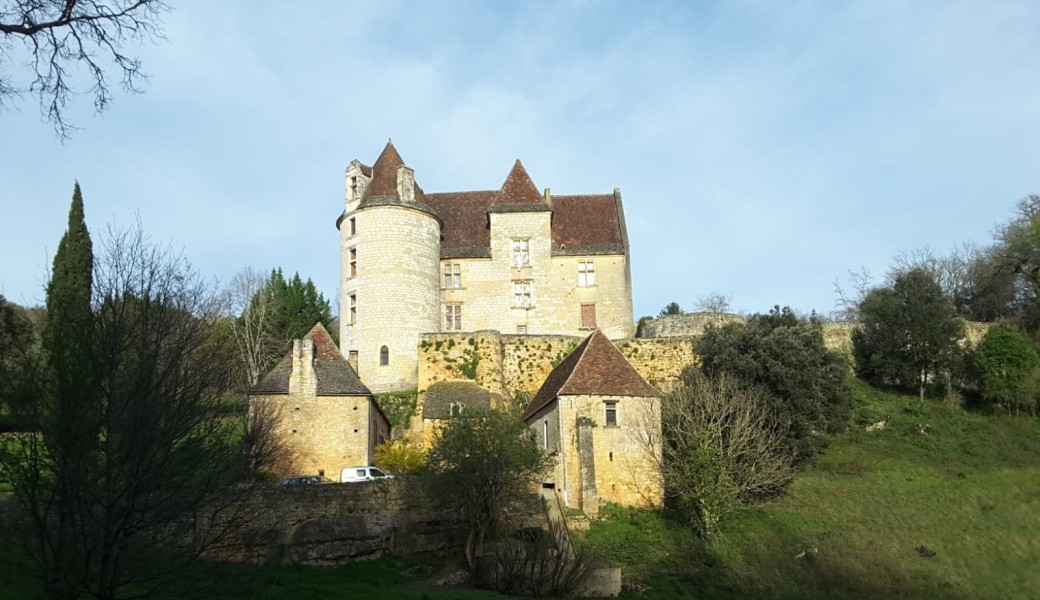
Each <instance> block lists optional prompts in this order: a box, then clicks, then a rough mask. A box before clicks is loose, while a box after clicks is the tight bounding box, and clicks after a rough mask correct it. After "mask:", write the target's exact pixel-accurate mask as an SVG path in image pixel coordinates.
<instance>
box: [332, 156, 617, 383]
mask: <svg viewBox="0 0 1040 600" xmlns="http://www.w3.org/2000/svg"><path fill="white" fill-rule="evenodd" d="M336 226H337V228H338V229H339V235H340V269H341V276H340V297H339V300H340V347H341V349H342V351H343V354H344V355H345V356H346V357H347V359H348V361H350V363H351V364H352V365H354V367H355V369H356V370H357V373H358V376H359V377H360V378H361V381H363V382H364V383H365V385H367V386H368V387H369V389H371V390H372V391H373V392H377V393H379V392H385V391H392V390H402V389H408V388H414V387H415V386H416V385H417V383H418V355H419V352H418V345H419V340H420V336H421V335H422V334H431V333H460V334H461V333H466V332H475V331H485V330H493V331H498V332H501V333H503V334H507V335H573V336H581V337H585V336H587V335H588V334H589V333H590V332H591V331H593V330H595V329H599V330H601V331H603V332H604V334H606V335H607V336H608V337H609V338H611V339H620V338H626V337H630V336H631V335H632V333H633V330H634V325H633V320H632V285H631V271H630V266H629V260H628V255H629V247H628V234H627V232H626V228H625V219H624V211H623V210H622V205H621V192H620V190H618V189H615V190H614V191H613V193H610V194H581V195H554V194H552V193H551V192H550V190H549V189H545V190H544V192H540V191H538V189H537V188H536V187H535V185H534V183H533V181H532V180H531V178H530V176H529V175H528V174H527V171H526V170H525V169H524V166H523V164H522V163H521V162H520V161H519V160H518V161H516V163H515V164H514V165H513V167H512V169H511V170H510V172H509V174H508V176H507V177H506V179H505V181H504V183H503V184H502V187H501V188H500V189H497V190H477V191H464V192H441V193H430V194H427V193H425V192H423V190H422V188H421V187H419V186H418V185H417V184H416V182H415V175H414V173H413V171H412V169H410V168H409V167H407V166H406V165H405V164H404V161H403V160H402V158H401V156H400V154H398V152H397V150H396V149H395V148H394V146H393V144H392V143H389V142H388V143H387V145H386V147H385V148H384V149H383V152H382V154H380V155H379V158H378V159H376V161H375V163H374V164H373V165H372V166H371V167H369V166H367V165H365V164H362V163H361V162H359V161H357V160H354V161H352V162H351V163H350V165H349V166H348V167H347V173H346V207H345V210H344V212H343V214H342V215H341V216H340V217H339V219H338V220H337V222H336Z"/></svg>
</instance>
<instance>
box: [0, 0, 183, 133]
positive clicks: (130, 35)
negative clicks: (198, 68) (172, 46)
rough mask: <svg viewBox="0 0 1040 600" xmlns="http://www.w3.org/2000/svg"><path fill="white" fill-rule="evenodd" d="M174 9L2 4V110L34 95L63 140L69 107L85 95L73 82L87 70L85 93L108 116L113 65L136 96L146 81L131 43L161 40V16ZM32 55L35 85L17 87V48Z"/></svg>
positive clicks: (154, 3) (70, 2) (44, 0)
mask: <svg viewBox="0 0 1040 600" xmlns="http://www.w3.org/2000/svg"><path fill="white" fill-rule="evenodd" d="M167 10H169V7H168V6H167V5H166V4H165V2H164V1H163V0H6V1H4V2H2V3H0V109H2V108H4V107H5V106H6V105H9V104H10V101H11V99H12V98H14V97H17V96H21V95H23V94H26V93H28V94H29V95H31V96H34V97H36V98H37V99H38V100H39V102H40V111H41V113H42V114H44V115H45V118H46V120H47V121H48V122H49V123H51V124H52V125H53V126H54V131H55V133H56V134H57V135H58V137H59V138H60V139H62V140H65V139H68V137H69V136H70V135H71V133H72V131H73V130H74V129H75V126H74V125H73V124H72V123H70V122H69V121H68V120H67V119H66V116H65V112H64V111H65V107H66V106H67V105H68V103H69V101H70V100H71V99H72V98H73V97H74V96H76V95H78V94H79V93H81V91H78V90H77V89H76V87H73V85H74V84H73V83H72V81H71V78H72V76H73V74H74V72H75V71H76V70H77V69H80V70H82V71H85V72H86V74H87V76H88V82H89V83H87V84H86V85H84V86H83V87H84V88H85V91H88V92H90V93H91V94H93V96H94V108H95V110H97V111H98V112H102V111H104V110H105V109H106V108H107V107H108V105H109V104H110V103H111V102H112V91H111V83H110V80H109V76H108V75H107V74H106V68H107V66H108V65H106V64H105V63H106V62H108V63H111V64H112V66H114V67H115V68H116V69H118V72H119V74H120V78H121V84H122V87H123V89H124V90H126V91H128V92H131V93H137V92H139V91H140V88H139V83H140V81H141V80H142V79H145V78H146V75H145V74H144V73H143V72H142V71H141V63H140V61H139V60H138V59H136V58H133V57H131V56H129V55H127V54H124V52H123V50H122V48H123V46H124V45H125V44H127V43H129V42H140V41H142V40H155V39H163V33H162V29H161V26H160V22H161V17H162V14H163V13H164V12H166V11H167ZM19 42H21V46H22V48H23V49H24V51H25V52H27V53H28V55H29V58H28V60H27V61H26V62H27V68H28V69H29V81H28V82H27V83H26V84H21V85H19V84H17V83H15V82H14V78H13V77H12V75H11V74H10V73H7V72H6V71H7V67H8V66H9V64H10V62H11V59H12V58H14V57H15V56H16V55H17V54H18V51H17V50H16V46H17V44H18V43H19Z"/></svg>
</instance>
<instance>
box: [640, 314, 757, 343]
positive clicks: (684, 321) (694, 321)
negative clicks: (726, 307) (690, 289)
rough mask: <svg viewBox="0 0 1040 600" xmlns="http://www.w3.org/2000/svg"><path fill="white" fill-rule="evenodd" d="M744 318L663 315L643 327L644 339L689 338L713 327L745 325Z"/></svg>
mask: <svg viewBox="0 0 1040 600" xmlns="http://www.w3.org/2000/svg"><path fill="white" fill-rule="evenodd" d="M743 322H744V317H742V316H740V315H736V314H732V313H713V312H695V313H686V314H682V315H663V316H660V317H657V318H656V319H654V320H652V321H649V322H647V323H646V324H645V325H643V331H642V337H645V338H662V337H688V336H691V335H692V336H697V335H701V334H703V333H704V330H705V329H707V328H708V327H711V326H719V325H725V324H726V323H743Z"/></svg>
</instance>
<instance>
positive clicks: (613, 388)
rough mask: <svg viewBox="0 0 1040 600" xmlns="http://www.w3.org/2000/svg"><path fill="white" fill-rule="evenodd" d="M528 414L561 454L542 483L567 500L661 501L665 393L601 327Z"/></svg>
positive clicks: (589, 507)
mask: <svg viewBox="0 0 1040 600" xmlns="http://www.w3.org/2000/svg"><path fill="white" fill-rule="evenodd" d="M523 419H524V421H525V422H526V423H527V424H528V425H529V426H531V427H532V428H533V429H534V431H535V435H536V436H537V439H538V443H539V444H541V446H542V448H544V449H545V450H547V451H549V452H552V453H554V454H555V455H556V464H555V466H554V467H553V469H552V471H551V473H550V474H549V476H548V477H547V479H546V481H545V482H544V485H546V486H548V487H553V488H555V489H556V490H557V492H559V493H560V495H561V496H562V498H563V502H564V504H565V505H566V506H568V507H571V508H580V509H582V510H584V511H585V513H586V514H595V513H596V512H597V511H598V509H599V503H600V502H603V501H606V502H615V503H617V504H621V505H625V506H660V505H661V502H662V498H663V485H662V480H661V470H660V461H661V394H660V393H659V392H658V391H657V390H655V389H654V388H653V387H652V386H651V385H650V384H648V383H647V382H646V380H645V379H643V377H642V376H641V375H639V373H638V372H637V371H636V369H635V368H634V367H633V366H632V365H631V364H630V363H629V362H628V360H626V359H625V357H624V355H622V354H621V352H620V351H619V350H618V349H617V348H616V347H615V346H614V344H613V343H612V342H611V341H610V340H609V339H607V336H605V335H604V334H603V333H602V332H601V331H599V330H597V331H595V332H593V333H592V334H591V335H590V336H588V337H587V338H585V340H584V341H583V342H582V343H581V344H579V345H578V347H577V348H575V350H574V351H573V352H572V353H571V354H570V355H568V356H567V357H566V358H565V359H564V360H563V361H562V362H561V363H560V364H559V365H558V366H557V367H556V368H555V369H553V370H552V372H551V373H550V374H549V377H548V378H547V379H546V380H545V383H543V384H542V387H541V388H540V389H539V390H538V393H537V394H535V396H534V399H533V400H531V403H530V404H529V405H528V407H527V409H526V410H525V411H524V414H523Z"/></svg>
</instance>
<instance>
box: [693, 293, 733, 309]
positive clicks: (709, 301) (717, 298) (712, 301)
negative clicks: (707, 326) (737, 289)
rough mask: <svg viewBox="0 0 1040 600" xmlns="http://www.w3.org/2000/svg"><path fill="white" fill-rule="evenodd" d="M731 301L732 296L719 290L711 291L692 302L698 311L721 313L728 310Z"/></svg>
mask: <svg viewBox="0 0 1040 600" xmlns="http://www.w3.org/2000/svg"><path fill="white" fill-rule="evenodd" d="M732 301H733V297H732V296H727V295H725V294H721V293H719V292H712V293H710V294H705V295H703V296H700V297H699V298H697V302H696V303H694V305H693V307H694V309H696V310H697V311H700V312H707V313H711V314H713V315H721V314H724V313H727V312H729V307H730V303H731V302H732Z"/></svg>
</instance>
